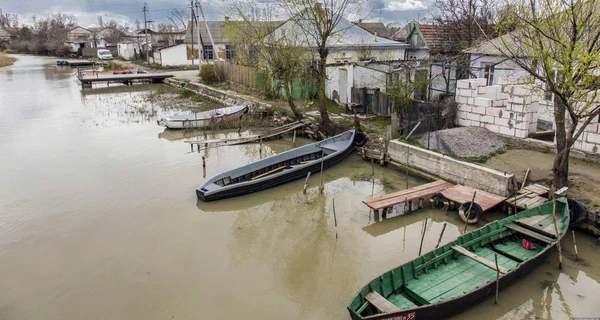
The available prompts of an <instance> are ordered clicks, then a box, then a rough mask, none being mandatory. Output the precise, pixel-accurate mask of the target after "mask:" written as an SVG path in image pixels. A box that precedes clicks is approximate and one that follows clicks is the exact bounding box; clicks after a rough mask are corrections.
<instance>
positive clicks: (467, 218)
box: [463, 191, 477, 233]
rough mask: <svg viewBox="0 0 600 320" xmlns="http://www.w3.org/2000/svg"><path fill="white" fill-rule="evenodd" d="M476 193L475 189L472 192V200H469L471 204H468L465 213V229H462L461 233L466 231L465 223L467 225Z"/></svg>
mask: <svg viewBox="0 0 600 320" xmlns="http://www.w3.org/2000/svg"><path fill="white" fill-rule="evenodd" d="M476 195H477V191H475V192H473V200H471V204H470V205H469V210H468V211H467V212H466V213H465V214H466V219H465V220H466V221H465V229H464V230H463V233H465V232H467V225H469V216H470V215H471V209H472V208H473V203H475V196H476Z"/></svg>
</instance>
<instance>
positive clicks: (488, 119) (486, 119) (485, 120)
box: [479, 116, 494, 123]
mask: <svg viewBox="0 0 600 320" xmlns="http://www.w3.org/2000/svg"><path fill="white" fill-rule="evenodd" d="M479 121H481V122H483V123H494V117H492V116H481V117H479Z"/></svg>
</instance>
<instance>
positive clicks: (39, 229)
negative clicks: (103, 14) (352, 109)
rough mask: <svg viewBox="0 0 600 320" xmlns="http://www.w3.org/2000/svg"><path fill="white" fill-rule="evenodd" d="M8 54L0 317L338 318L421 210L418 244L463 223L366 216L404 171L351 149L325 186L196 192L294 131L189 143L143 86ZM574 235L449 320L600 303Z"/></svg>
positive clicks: (562, 315) (584, 247) (569, 311)
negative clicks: (111, 83)
mask: <svg viewBox="0 0 600 320" xmlns="http://www.w3.org/2000/svg"><path fill="white" fill-rule="evenodd" d="M18 58H19V60H18V61H17V63H16V64H15V65H14V66H12V67H8V68H2V69H0V150H2V158H1V160H0V181H1V184H0V319H96V318H98V319H349V316H348V313H347V311H346V309H345V306H346V304H347V303H348V302H349V301H350V300H351V299H352V297H353V295H354V294H355V293H356V292H357V291H358V290H359V289H360V288H361V287H362V286H363V285H364V284H366V283H367V282H368V281H370V280H371V279H372V278H374V277H376V276H378V275H379V274H381V273H382V272H384V271H387V270H389V269H391V268H393V267H395V266H397V265H399V264H402V263H403V262H406V261H408V260H411V259H412V258H414V257H416V256H417V254H418V251H419V241H420V234H421V229H422V225H423V222H424V220H425V219H427V221H428V223H427V230H426V236H425V239H424V244H423V250H424V251H428V250H431V249H432V248H433V247H435V244H436V243H437V239H438V235H439V233H440V231H441V229H442V226H443V224H444V222H447V223H448V227H447V228H446V232H445V234H444V237H443V240H442V242H443V243H446V242H449V241H451V240H453V239H455V238H456V237H457V236H458V235H459V234H460V231H459V230H462V223H461V220H460V219H459V218H458V217H457V215H456V213H445V212H439V211H433V210H428V209H427V210H422V211H419V212H417V213H413V214H410V215H402V216H398V217H392V218H388V219H386V220H383V219H381V218H380V217H374V216H373V215H372V214H370V213H369V210H368V209H367V207H366V206H365V205H364V204H362V200H364V199H367V198H370V197H371V196H373V195H381V194H384V193H389V192H392V191H396V190H399V189H402V188H404V186H405V183H406V180H404V175H403V174H402V173H401V172H398V171H395V170H392V169H388V168H381V167H379V166H375V167H374V172H375V179H374V182H373V179H372V172H373V171H372V170H373V167H372V166H371V164H370V163H367V162H364V161H363V160H362V159H361V158H360V157H359V156H357V155H352V156H350V157H349V158H348V159H346V160H345V161H344V162H342V163H341V164H339V165H337V166H335V167H333V168H331V169H329V170H327V171H325V174H324V177H323V180H324V183H325V192H324V194H319V192H318V185H319V180H320V178H319V176H318V175H315V176H313V177H311V179H310V181H309V189H308V192H307V194H303V192H302V187H303V184H304V181H297V182H294V183H289V184H286V185H283V186H280V187H277V188H273V189H270V190H266V191H263V192H259V193H255V194H252V195H248V196H243V197H238V198H234V199H229V200H222V201H216V202H212V203H203V202H198V201H197V199H196V195H195V188H196V187H197V186H198V185H200V184H202V183H203V181H204V180H205V177H210V176H212V175H214V174H216V173H218V172H220V171H222V170H227V169H231V168H234V167H237V166H239V165H242V164H245V163H248V162H250V161H253V160H256V159H258V158H260V157H261V156H262V157H264V156H267V155H270V154H274V153H276V152H281V151H284V150H287V149H289V148H291V147H292V143H291V141H290V140H291V139H290V138H287V139H283V140H277V141H273V142H269V143H267V144H264V145H263V146H262V150H261V149H260V146H259V145H243V146H232V147H227V148H219V149H211V150H209V151H208V152H206V153H205V152H200V153H198V152H190V149H189V146H188V145H187V144H185V143H183V139H184V135H183V134H182V133H181V132H168V131H167V132H164V129H163V128H161V127H159V126H157V125H156V119H157V117H160V116H162V115H164V114H165V113H168V112H172V111H168V112H167V111H163V110H162V109H161V107H160V106H158V105H153V104H151V103H148V102H146V99H145V97H146V95H147V94H148V92H149V90H152V88H155V87H152V86H149V87H137V88H135V89H134V90H132V91H124V92H118V90H117V92H112V91H108V92H107V91H106V90H98V91H94V90H96V89H94V90H91V91H89V90H86V92H84V93H82V91H81V88H80V86H79V85H78V84H77V82H76V80H75V76H74V75H73V74H74V70H72V69H69V68H65V67H57V66H55V65H54V60H53V59H50V58H44V57H34V56H18ZM129 89H131V87H130V88H128V89H127V90H129ZM140 89H143V90H140ZM221 136H222V135H221ZM305 142H306V141H305ZM203 155H204V156H206V157H207V169H206V172H203V169H202V156H203ZM423 182H424V181H419V180H415V179H410V180H409V185H410V186H415V185H419V184H422V183H423ZM334 203H335V212H336V217H335V218H337V227H336V226H335V221H334V214H333V208H334ZM501 216H502V215H501V214H500V213H492V214H489V215H486V218H485V219H486V220H490V219H494V218H499V217H501ZM336 233H337V239H336ZM577 237H578V238H577V245H578V249H579V255H580V256H581V257H582V259H583V260H582V261H580V262H575V261H574V260H573V258H572V256H573V249H572V248H573V245H572V239H571V237H570V236H569V237H566V239H565V241H564V243H563V247H564V252H565V262H564V266H563V270H562V271H561V270H558V268H557V264H558V258H557V254H556V253H554V254H552V255H551V256H550V257H549V259H548V260H547V261H546V263H545V264H544V265H543V266H542V267H541V268H539V269H538V270H536V271H535V273H533V274H531V275H529V276H528V277H527V278H525V279H523V280H522V281H520V282H518V283H517V284H515V285H513V286H512V287H510V288H508V289H507V290H505V291H502V292H501V293H500V303H499V304H498V305H494V302H493V299H491V300H487V301H485V302H483V303H482V304H480V305H478V306H476V307H474V308H473V309H471V310H470V311H468V312H465V313H463V314H461V315H460V316H458V317H457V318H460V319H482V318H485V319H534V318H535V319H568V318H569V317H592V316H595V317H600V307H599V305H600V304H599V302H600V298H598V292H600V284H599V280H600V269H599V267H598V266H597V264H596V263H597V262H598V261H600V253H599V252H600V251H599V249H600V248H598V247H596V246H594V239H593V238H591V237H589V236H587V235H584V234H581V233H578V234H577Z"/></svg>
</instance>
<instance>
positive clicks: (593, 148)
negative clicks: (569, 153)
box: [581, 142, 599, 153]
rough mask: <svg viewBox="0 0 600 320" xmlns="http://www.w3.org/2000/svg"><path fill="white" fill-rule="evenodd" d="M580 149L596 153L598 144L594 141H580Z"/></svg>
mask: <svg viewBox="0 0 600 320" xmlns="http://www.w3.org/2000/svg"><path fill="white" fill-rule="evenodd" d="M581 149H582V150H583V151H586V152H591V153H598V151H599V148H598V145H597V144H595V143H587V142H582V143H581Z"/></svg>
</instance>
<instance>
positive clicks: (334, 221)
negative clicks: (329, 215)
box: [333, 198, 338, 239]
mask: <svg viewBox="0 0 600 320" xmlns="http://www.w3.org/2000/svg"><path fill="white" fill-rule="evenodd" d="M333 223H334V225H335V238H336V239H337V238H338V232H337V217H336V216H335V198H333Z"/></svg>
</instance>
